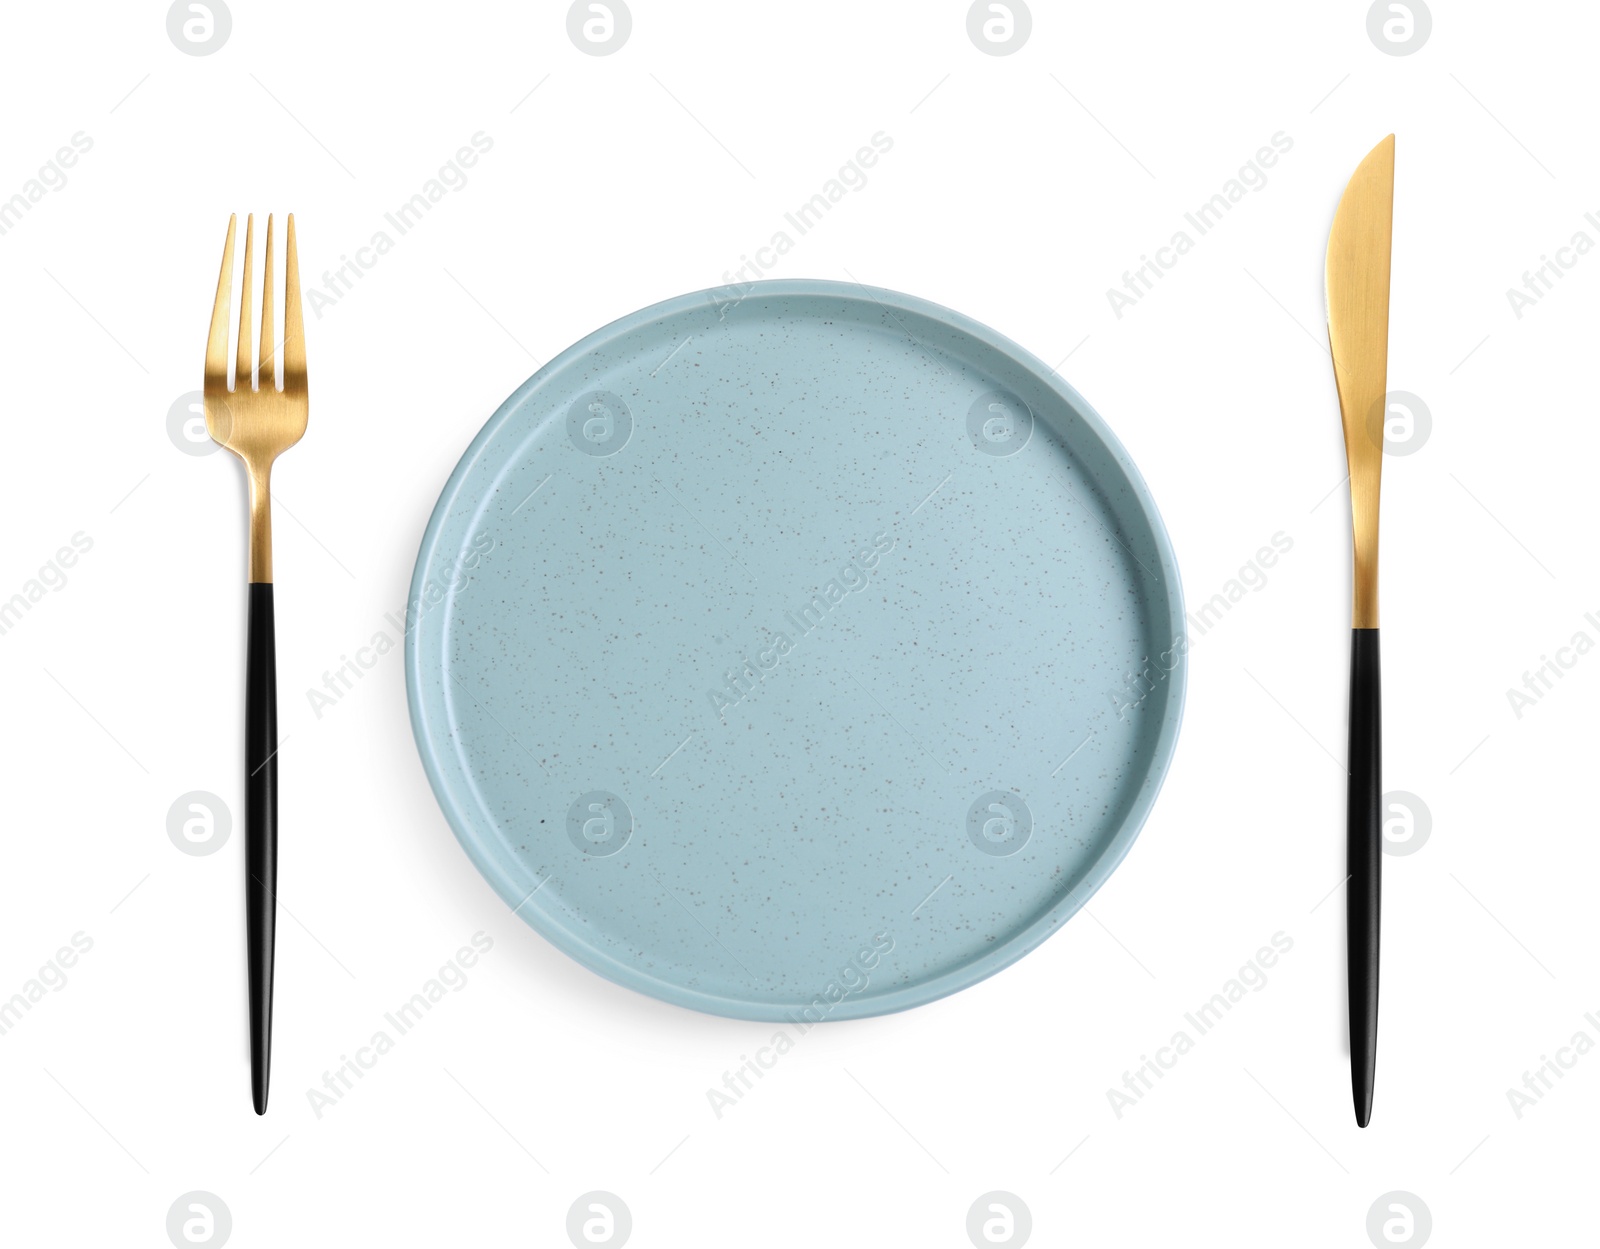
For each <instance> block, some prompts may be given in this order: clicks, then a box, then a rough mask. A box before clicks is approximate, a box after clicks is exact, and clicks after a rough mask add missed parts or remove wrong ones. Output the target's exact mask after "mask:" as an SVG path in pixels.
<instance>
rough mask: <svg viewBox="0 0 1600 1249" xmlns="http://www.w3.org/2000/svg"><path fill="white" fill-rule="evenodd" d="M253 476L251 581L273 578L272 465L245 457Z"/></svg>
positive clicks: (251, 484)
mask: <svg viewBox="0 0 1600 1249" xmlns="http://www.w3.org/2000/svg"><path fill="white" fill-rule="evenodd" d="M245 474H246V475H247V476H248V477H249V479H250V581H251V583H252V584H255V583H257V582H261V583H265V584H269V585H270V584H271V582H272V490H271V485H270V482H271V478H272V465H271V464H270V463H269V464H263V465H259V466H258V465H255V464H252V463H250V462H249V461H248V460H247V461H245Z"/></svg>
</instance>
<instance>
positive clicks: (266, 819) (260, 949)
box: [244, 581, 278, 1115]
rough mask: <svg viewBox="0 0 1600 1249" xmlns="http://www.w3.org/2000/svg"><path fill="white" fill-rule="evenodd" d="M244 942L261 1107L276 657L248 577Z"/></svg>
mask: <svg viewBox="0 0 1600 1249" xmlns="http://www.w3.org/2000/svg"><path fill="white" fill-rule="evenodd" d="M244 766H245V823H244V829H245V845H244V857H245V872H246V876H245V938H246V939H245V946H246V955H245V957H246V959H247V961H248V964H249V971H250V1095H251V1098H252V1100H253V1101H254V1102H255V1108H256V1113H257V1114H258V1115H262V1114H266V1112H267V1084H268V1077H269V1074H270V1071H271V1059H272V953H273V935H274V930H275V927H276V923H277V902H278V898H277V893H278V663H277V646H276V642H275V639H274V632H273V612H272V583H271V582H270V581H252V582H251V583H250V613H249V636H248V640H247V642H246V645H245V689H244Z"/></svg>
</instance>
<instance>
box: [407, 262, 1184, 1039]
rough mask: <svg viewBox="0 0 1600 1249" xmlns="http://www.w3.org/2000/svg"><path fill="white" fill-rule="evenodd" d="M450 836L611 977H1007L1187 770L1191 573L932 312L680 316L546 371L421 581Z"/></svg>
mask: <svg viewBox="0 0 1600 1249" xmlns="http://www.w3.org/2000/svg"><path fill="white" fill-rule="evenodd" d="M408 613H409V618H408V621H407V626H408V628H407V634H406V679H407V688H408V693H409V696H410V703H411V717H412V723H413V726H414V728H415V731H416V738H417V744H418V747H419V748H420V750H421V754H422V760H423V763H424V766H425V767H426V769H427V773H428V777H429V780H430V781H431V782H432V785H433V789H434V792H435V794H436V795H437V796H438V799H439V804H440V806H441V807H442V808H443V810H444V813H445V815H446V817H447V818H448V820H449V822H450V825H451V827H452V828H453V829H454V830H455V833H456V836H457V837H458V838H459V839H460V841H461V844H462V845H463V846H464V847H465V849H466V851H467V853H468V854H469V855H470V856H471V858H472V861H473V862H474V863H475V864H476V865H477V867H478V869H479V871H481V872H482V873H483V875H484V876H485V877H486V878H487V879H488V880H489V882H490V883H491V884H492V885H493V886H494V888H495V889H496V891H497V892H498V893H499V894H500V896H501V897H502V898H504V899H505V901H506V903H507V905H509V906H511V907H513V908H515V910H516V913H517V914H518V915H520V916H522V918H523V919H525V920H526V921H527V922H528V923H529V924H531V925H532V926H533V927H534V928H535V929H537V930H538V931H539V932H540V933H542V934H543V935H544V936H545V937H546V938H548V939H549V940H550V941H552V942H554V943H555V944H556V945H557V946H559V947H560V948H561V949H563V950H565V951H566V952H567V953H568V954H570V955H572V957H574V958H576V959H578V960H579V961H580V962H582V963H583V964H584V965H585V966H587V967H590V968H592V969H593V970H594V971H597V972H599V973H600V974H601V975H603V976H607V977H609V978H610V979H612V980H614V981H616V982H618V983H619V984H623V985H627V986H629V987H630V988H634V989H638V990H640V991H642V992H645V993H650V994H654V995H655V996H657V997H660V998H663V999H665V1000H667V1001H670V1002H676V1003H679V1004H681V1005H684V1006H691V1007H694V1008H696V1009H699V1010H705V1011H712V1012H715V1013H717V1014H723V1015H733V1016H737V1017H740V1018H747V1019H766V1020H781V1019H796V1020H798V1019H801V1018H805V1019H811V1020H820V1019H844V1018H852V1017H860V1016H864V1015H874V1014H880V1013H883V1012H887V1011H893V1010H900V1009H904V1008H905V1007H908V1006H915V1005H918V1004H920V1003H923V1002H927V1001H930V1000H932V999H934V998H937V997H940V996H942V995H944V994H947V993H950V992H953V991H954V990H956V989H960V988H963V987H965V986H966V985H970V984H972V983H974V982H975V981H977V980H980V979H982V978H983V977H985V976H988V975H991V974H992V973H994V972H996V971H998V970H1000V969H1001V968H1002V967H1005V966H1006V965H1007V964H1009V963H1011V962H1013V961H1014V960H1016V959H1017V958H1020V957H1021V956H1022V955H1023V954H1025V953H1027V952H1028V951H1029V950H1031V949H1033V948H1034V947H1035V946H1037V945H1038V944H1039V943H1040V942H1041V941H1042V940H1044V938H1045V937H1047V936H1048V935H1049V934H1050V933H1052V932H1054V931H1055V930H1056V929H1057V928H1058V927H1059V926H1060V925H1061V924H1063V923H1065V922H1066V920H1068V919H1069V918H1070V917H1071V916H1072V915H1073V914H1074V913H1075V912H1076V911H1077V910H1078V908H1080V907H1081V906H1082V905H1083V904H1084V903H1085V902H1086V901H1087V900H1088V898H1089V897H1090V895H1091V894H1093V892H1094V891H1095V889H1097V888H1098V887H1099V886H1100V884H1101V883H1102V882H1103V881H1104V880H1105V879H1106V877H1107V876H1108V875H1109V874H1110V873H1111V871H1112V870H1113V869H1114V868H1115V867H1116V865H1117V864H1118V862H1120V861H1121V859H1122V857H1123V855H1124V854H1126V853H1127V851H1128V847H1129V846H1130V845H1131V843H1132V842H1133V839H1134V837H1135V836H1136V835H1137V833H1138V830H1139V827H1140V825H1141V824H1142V823H1143V822H1144V819H1145V817H1146V815H1147V814H1148V812H1149V810H1150V807H1151V804H1152V803H1153V802H1154V800H1155V796H1156V791H1157V789H1158V788H1159V786H1160V784H1161V780H1162V777H1163V775H1164V773H1165V772H1166V768H1167V764H1168V761H1169V760H1170V758H1171V755H1172V751H1173V747H1174V744H1175V742H1176V739H1177V732H1178V721H1179V716H1180V712H1181V708H1182V703H1183V687H1184V675H1185V668H1186V665H1185V664H1184V663H1183V662H1182V656H1183V651H1184V647H1185V643H1184V641H1183V634H1182V621H1183V609H1182V605H1181V601H1180V591H1179V583H1178V573H1177V568H1176V566H1175V564H1174V561H1173V556H1172V549H1171V546H1170V544H1169V543H1168V540H1167V537H1166V533H1165V531H1164V530H1163V529H1162V526H1161V521H1160V518H1159V517H1158V515H1157V513H1156V509H1155V505H1154V503H1153V502H1152V501H1151V499H1150V496H1149V493H1148V491H1147V490H1146V488H1145V486H1144V484H1143V482H1142V481H1141V480H1140V478H1139V476H1138V473H1137V472H1136V471H1135V469H1134V467H1133V464H1132V463H1131V461H1130V460H1129V459H1128V456H1127V454H1126V453H1125V452H1124V451H1123V450H1122V448H1121V446H1120V445H1119V444H1118V443H1117V441H1116V439H1115V438H1113V437H1112V435H1111V433H1110V431H1109V430H1108V429H1107V428H1106V426H1105V425H1104V423H1102V422H1101V420H1100V419H1099V417H1097V416H1096V415H1095V413H1094V412H1093V411H1092V410H1091V409H1090V408H1089V406H1088V404H1087V403H1085V402H1084V401H1083V399H1082V398H1081V397H1080V396H1079V395H1078V394H1077V393H1076V392H1075V391H1073V390H1072V389H1071V388H1070V387H1069V386H1067V385H1066V384H1065V383H1064V382H1063V381H1062V380H1061V379H1060V378H1059V377H1057V376H1056V374H1055V373H1054V372H1053V371H1052V370H1051V369H1049V368H1048V367H1046V366H1045V365H1044V364H1043V363H1041V362H1040V361H1039V360H1038V359H1036V358H1035V357H1034V356H1032V355H1030V354H1029V353H1028V352H1026V351H1024V350H1022V349H1021V348H1020V347H1018V346H1017V345H1016V344H1014V343H1012V342H1010V341H1008V340H1007V339H1005V338H1003V337H1002V336H1000V335H999V334H996V333H995V332H994V331H992V330H989V329H987V328H985V327H984V326H982V325H979V324H977V323H976V322H973V321H971V320H969V319H968V318H966V317H963V316H961V315H959V314H957V313H954V312H951V311H949V310H947V309H944V308H940V307H938V306H936V305H934V304H930V303H928V302H926V301H924V300H920V299H914V298H912V297H910V296H906V295H900V294H896V293H894V292H891V291H885V290H876V289H869V288H866V287H861V286H856V285H844V284H839V283H833V282H816V281H775V282H760V283H755V284H752V285H749V286H745V287H739V288H728V289H724V290H720V291H712V292H704V293H700V294H694V295H685V296H682V297H681V298H678V299H673V300H669V301H667V302H666V303H663V304H658V305H656V306H655V307H652V308H647V309H644V310H643V311H641V312H636V313H634V314H633V315H631V316H628V317H624V318H623V319H622V320H620V321H617V322H616V323H614V324H612V325H610V326H607V327H606V328H605V329H603V330H600V331H598V332H597V333H595V334H592V335H590V336H589V337H588V338H586V339H584V340H583V341H582V342H580V343H578V344H577V345H575V346H574V347H572V348H570V349H569V350H567V351H566V352H564V353H562V355H561V356H559V357H558V358H557V359H555V360H554V361H552V362H551V363H550V364H549V365H547V366H546V367H544V368H542V369H540V370H539V372H537V373H536V374H534V376H533V377H531V378H529V379H528V381H527V382H526V383H524V384H523V385H522V386H521V387H520V388H519V389H518V390H517V391H516V393H515V394H513V395H512V396H511V397H510V398H509V399H508V400H506V402H505V403H504V405H502V406H501V408H500V410H499V411H498V412H496V413H495V415H494V416H493V417H492V418H491V419H490V421H489V423H488V424H487V425H485V426H484V428H483V430H482V432H481V433H480V434H479V435H478V437H477V439H476V440H475V441H474V442H473V444H472V446H471V447H470V448H468V450H467V453H466V455H465V456H464V457H463V459H462V460H461V463H460V464H459V465H457V467H456V470H455V472H454V473H453V474H452V475H451V477H450V480H449V482H448V484H447V485H446V486H445V488H444V493H443V495H442V496H441V497H440V499H439V503H438V506H437V508H436V509H435V510H434V514H433V519H432V520H431V521H430V523H429V524H428V528H427V532H426V534H425V535H424V537H423V541H422V550H421V553H420V555H419V556H418V558H417V566H416V573H415V577H414V579H413V582H412V589H411V601H410V605H409V609H408Z"/></svg>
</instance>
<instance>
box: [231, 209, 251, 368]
mask: <svg viewBox="0 0 1600 1249" xmlns="http://www.w3.org/2000/svg"><path fill="white" fill-rule="evenodd" d="M255 233H256V215H255V213H248V214H246V216H245V219H244V275H243V276H242V277H241V279H240V281H239V349H238V355H237V357H236V358H235V361H234V366H233V388H234V389H235V390H254V389H255V385H254V380H255V379H254V378H253V377H252V376H251V368H250V362H251V359H252V358H253V353H252V352H251V350H250V272H251V269H252V268H253V266H254V263H255V260H254V258H255Z"/></svg>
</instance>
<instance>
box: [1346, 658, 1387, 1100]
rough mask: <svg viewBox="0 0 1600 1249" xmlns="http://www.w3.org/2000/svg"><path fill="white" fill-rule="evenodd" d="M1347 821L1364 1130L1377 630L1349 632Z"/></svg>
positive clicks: (1353, 1066)
mask: <svg viewBox="0 0 1600 1249" xmlns="http://www.w3.org/2000/svg"><path fill="white" fill-rule="evenodd" d="M1347 820H1348V825H1347V827H1348V835H1349V839H1348V842H1347V856H1348V857H1347V858H1346V864H1347V867H1348V870H1349V873H1350V883H1349V888H1348V892H1347V893H1346V895H1345V907H1346V914H1347V918H1348V921H1349V937H1348V939H1349V975H1350V1091H1351V1094H1352V1096H1353V1097H1354V1099H1355V1109H1356V1123H1357V1125H1359V1126H1360V1127H1366V1126H1367V1123H1368V1122H1369V1121H1370V1120H1371V1118H1372V1088H1373V1082H1374V1079H1375V1077H1376V1074H1377V1065H1378V927H1379V920H1380V918H1381V914H1382V895H1383V888H1382V886H1383V700H1382V697H1381V691H1380V681H1379V669H1378V631H1377V630H1376V629H1355V630H1352V632H1351V643H1350V789H1349V795H1348V807H1347Z"/></svg>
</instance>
